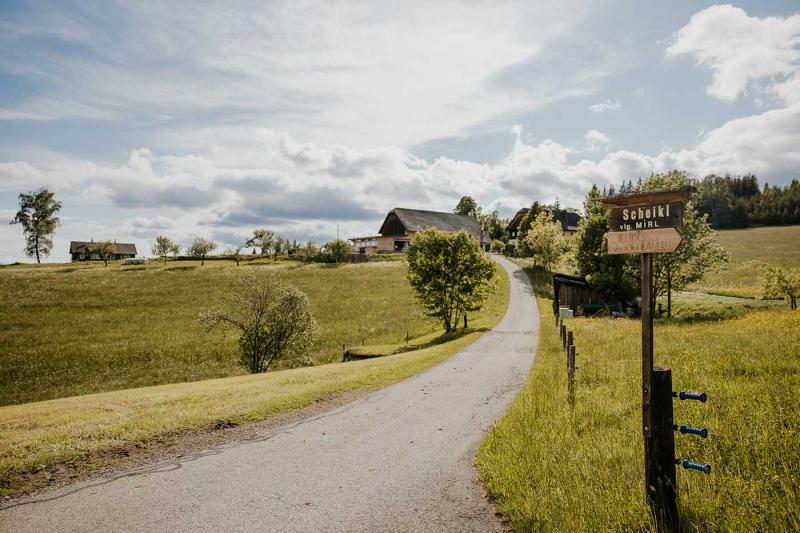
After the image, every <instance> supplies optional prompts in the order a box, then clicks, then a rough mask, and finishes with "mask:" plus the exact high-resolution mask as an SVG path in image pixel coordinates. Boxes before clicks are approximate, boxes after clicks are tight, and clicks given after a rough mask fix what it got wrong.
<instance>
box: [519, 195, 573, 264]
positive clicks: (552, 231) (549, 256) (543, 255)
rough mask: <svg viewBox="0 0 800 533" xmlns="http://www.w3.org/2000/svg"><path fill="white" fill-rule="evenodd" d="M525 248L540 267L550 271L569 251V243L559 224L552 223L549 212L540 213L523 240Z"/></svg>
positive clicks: (551, 216)
mask: <svg viewBox="0 0 800 533" xmlns="http://www.w3.org/2000/svg"><path fill="white" fill-rule="evenodd" d="M523 241H524V243H525V248H526V249H528V250H530V253H531V255H532V256H533V259H534V264H535V262H536V261H538V262H539V264H540V265H542V266H543V267H545V268H546V269H547V270H550V268H551V265H553V264H554V263H557V262H558V261H559V260H560V259H561V258H562V257H564V255H565V254H566V253H567V251H568V250H569V241H567V238H566V237H565V236H564V232H563V231H562V230H561V224H560V223H559V222H554V221H553V215H552V213H551V212H550V211H549V210H546V209H545V210H543V211H541V212H540V213H539V214H538V215H537V216H536V218H535V219H534V221H533V224H532V225H531V227H530V229H529V230H528V233H527V234H526V235H525V238H524V239H523Z"/></svg>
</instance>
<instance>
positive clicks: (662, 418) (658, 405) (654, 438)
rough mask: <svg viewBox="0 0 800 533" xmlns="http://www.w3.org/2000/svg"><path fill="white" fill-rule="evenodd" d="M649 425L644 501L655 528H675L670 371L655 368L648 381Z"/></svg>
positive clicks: (675, 506)
mask: <svg viewBox="0 0 800 533" xmlns="http://www.w3.org/2000/svg"><path fill="white" fill-rule="evenodd" d="M651 386H652V390H651V395H650V396H651V402H652V403H651V405H652V416H653V419H652V420H653V427H652V430H651V432H650V434H651V449H650V456H649V457H648V464H647V466H646V471H647V473H648V478H647V489H648V490H647V500H648V503H649V504H650V508H651V509H652V512H653V518H654V520H655V523H656V529H657V530H658V531H679V530H680V517H679V515H678V503H677V494H676V477H675V432H674V427H673V411H672V370H670V369H669V368H656V369H654V370H653V373H652V380H651Z"/></svg>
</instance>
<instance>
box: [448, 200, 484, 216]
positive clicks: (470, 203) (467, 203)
mask: <svg viewBox="0 0 800 533" xmlns="http://www.w3.org/2000/svg"><path fill="white" fill-rule="evenodd" d="M453 212H454V213H455V214H457V215H468V216H471V217H473V218H478V214H480V208H479V207H478V202H476V201H475V199H474V198H473V197H472V196H462V197H461V199H460V200H459V201H458V205H457V206H456V208H455V209H454V210H453Z"/></svg>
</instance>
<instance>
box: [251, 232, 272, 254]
mask: <svg viewBox="0 0 800 533" xmlns="http://www.w3.org/2000/svg"><path fill="white" fill-rule="evenodd" d="M274 243H275V232H274V231H272V230H268V229H267V228H259V229H257V230H255V231H253V236H252V237H250V238H249V239H247V240H246V241H245V243H244V245H245V246H247V247H250V246H255V247H256V248H259V249H260V250H261V255H268V254H269V251H270V250H271V249H272V246H273V244H274Z"/></svg>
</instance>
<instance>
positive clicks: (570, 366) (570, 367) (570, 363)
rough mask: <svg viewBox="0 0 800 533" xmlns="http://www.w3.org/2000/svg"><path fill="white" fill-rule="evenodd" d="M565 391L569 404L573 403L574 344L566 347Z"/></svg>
mask: <svg viewBox="0 0 800 533" xmlns="http://www.w3.org/2000/svg"><path fill="white" fill-rule="evenodd" d="M567 392H568V399H569V403H570V405H572V404H574V403H575V345H574V344H570V346H569V348H568V349H567Z"/></svg>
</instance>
